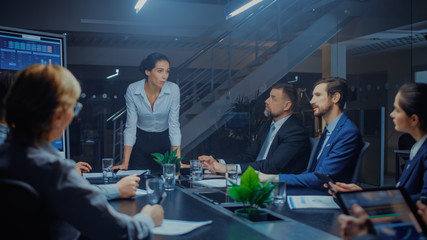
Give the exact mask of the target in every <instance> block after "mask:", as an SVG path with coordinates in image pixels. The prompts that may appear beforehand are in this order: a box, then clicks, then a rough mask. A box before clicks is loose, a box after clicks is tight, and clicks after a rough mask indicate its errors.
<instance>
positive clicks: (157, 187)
mask: <svg viewBox="0 0 427 240" xmlns="http://www.w3.org/2000/svg"><path fill="white" fill-rule="evenodd" d="M145 185H146V189H147V194H148V199H149V202H150V204H157V203H158V202H159V200H160V197H161V196H162V195H163V192H164V191H165V188H164V182H163V180H162V179H159V178H149V179H147V180H146V181H145Z"/></svg>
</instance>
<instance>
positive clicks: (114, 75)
mask: <svg viewBox="0 0 427 240" xmlns="http://www.w3.org/2000/svg"><path fill="white" fill-rule="evenodd" d="M117 76H119V69H118V68H117V69H116V73H114V74H113V75H110V76H108V77H106V78H107V79H110V78H113V77H117Z"/></svg>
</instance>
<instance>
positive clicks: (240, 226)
mask: <svg viewBox="0 0 427 240" xmlns="http://www.w3.org/2000/svg"><path fill="white" fill-rule="evenodd" d="M181 178H182V179H183V180H180V181H178V182H177V186H176V187H175V190H174V191H169V192H167V193H168V195H167V197H166V199H165V200H164V202H163V203H162V206H163V208H164V210H165V219H176V220H185V221H207V220H212V221H213V222H212V223H211V224H209V225H206V226H203V227H200V228H197V229H195V230H194V231H192V232H190V233H187V234H184V235H179V236H162V235H155V236H154V239H242V240H243V239H245V240H246V239H263V240H264V239H265V240H267V239H339V224H338V222H337V216H338V215H339V214H340V213H341V211H340V210H338V209H297V210H295V209H294V210H291V209H290V208H289V207H288V205H287V204H285V205H283V206H275V205H271V206H270V207H268V208H267V211H268V212H269V213H270V215H272V216H273V217H275V218H276V219H275V220H273V221H267V222H252V221H250V220H247V219H245V218H242V217H239V216H237V215H236V214H235V213H233V212H232V211H230V210H228V209H227V208H225V207H224V206H223V205H218V204H213V203H211V202H209V201H207V200H205V199H202V198H200V197H199V196H197V195H196V194H194V193H195V192H200V191H203V192H206V191H213V192H215V191H222V192H224V191H225V189H221V188H205V187H201V186H195V185H193V184H189V181H187V180H186V179H185V177H181ZM91 182H92V183H98V182H99V180H92V181H91ZM143 182H144V179H141V182H140V188H142V189H144V188H145V187H144V185H145V184H144V183H143ZM179 183H181V184H179ZM287 193H288V194H289V195H310V193H311V192H307V191H306V189H290V188H288V189H287ZM314 194H317V193H314ZM320 194H324V193H320ZM147 203H148V197H147V196H146V195H143V196H137V197H134V198H132V199H120V200H111V201H110V204H111V205H112V206H113V207H114V208H115V209H117V210H118V211H119V212H122V213H125V214H128V215H131V216H132V215H134V214H136V213H138V212H139V211H140V210H141V209H142V208H143V206H144V205H145V204H147ZM231 208H232V207H231Z"/></svg>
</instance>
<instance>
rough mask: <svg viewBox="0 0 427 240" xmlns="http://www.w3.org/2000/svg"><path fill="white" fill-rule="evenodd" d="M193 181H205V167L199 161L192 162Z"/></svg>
mask: <svg viewBox="0 0 427 240" xmlns="http://www.w3.org/2000/svg"><path fill="white" fill-rule="evenodd" d="M190 171H191V180H192V181H200V180H203V165H202V163H201V162H200V161H199V160H190Z"/></svg>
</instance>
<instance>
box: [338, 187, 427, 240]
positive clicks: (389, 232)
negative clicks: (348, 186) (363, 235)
mask: <svg viewBox="0 0 427 240" xmlns="http://www.w3.org/2000/svg"><path fill="white" fill-rule="evenodd" d="M337 197H338V201H339V202H340V205H341V208H342V209H343V211H344V213H346V214H351V215H352V211H351V206H352V205H353V204H355V203H357V204H359V205H360V206H361V207H363V208H364V209H365V211H366V213H367V214H368V215H369V217H370V219H371V221H372V223H373V224H374V228H375V230H376V232H377V235H378V236H379V237H380V239H422V238H423V236H424V235H425V234H426V233H427V231H426V226H425V224H424V222H423V221H422V219H421V217H420V216H419V215H418V214H417V213H416V207H415V205H414V204H413V203H412V200H411V199H410V198H409V195H408V194H407V193H406V191H405V190H404V189H402V188H383V189H372V190H364V191H357V192H339V193H338V194H337Z"/></svg>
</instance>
